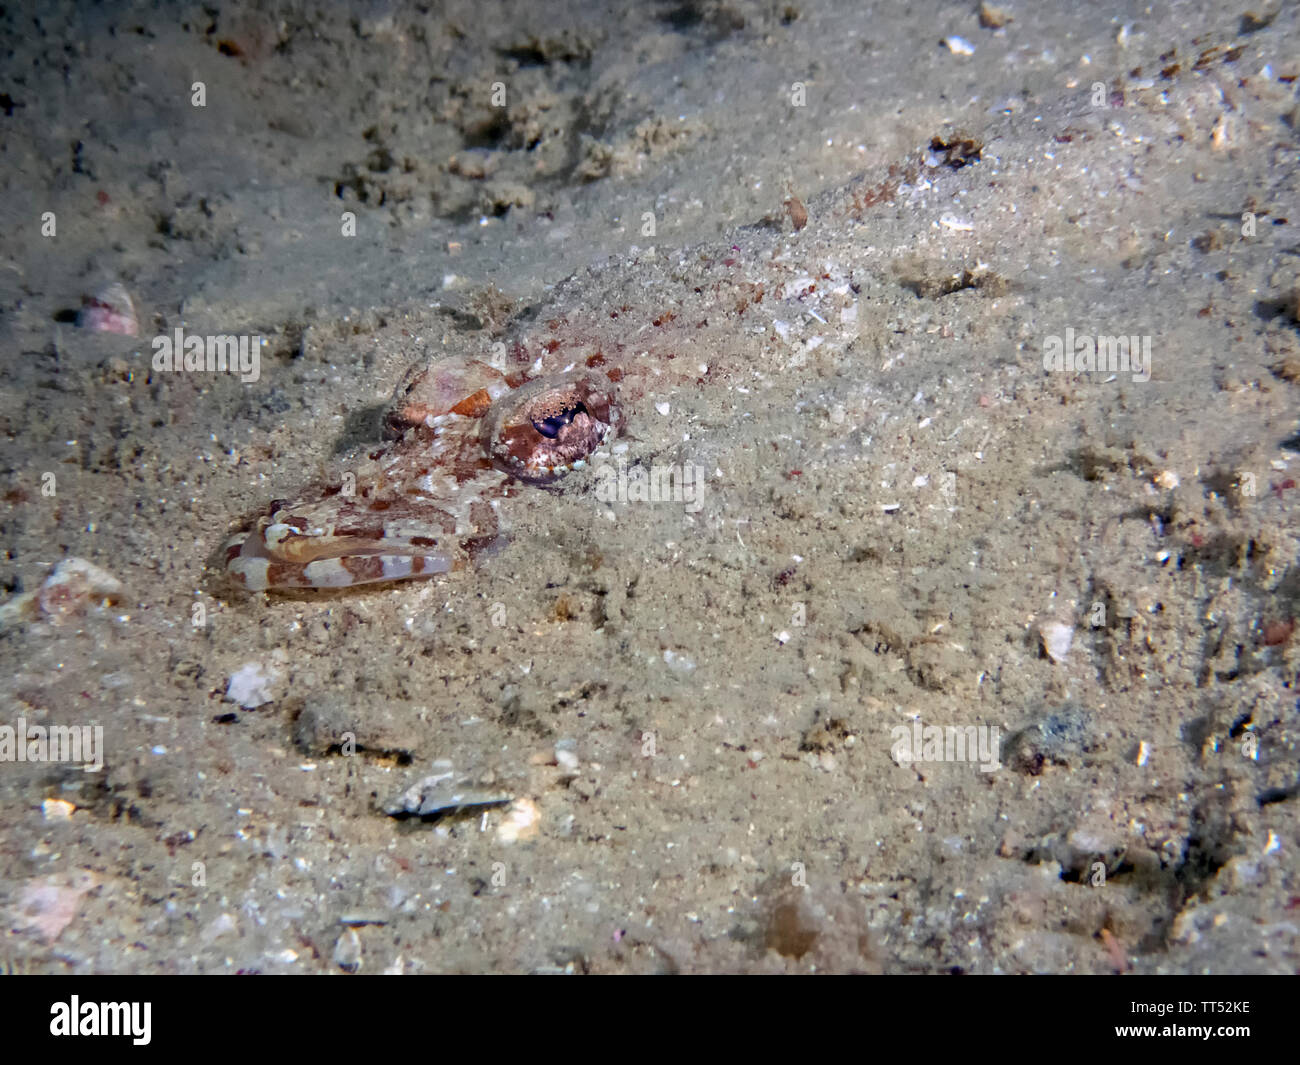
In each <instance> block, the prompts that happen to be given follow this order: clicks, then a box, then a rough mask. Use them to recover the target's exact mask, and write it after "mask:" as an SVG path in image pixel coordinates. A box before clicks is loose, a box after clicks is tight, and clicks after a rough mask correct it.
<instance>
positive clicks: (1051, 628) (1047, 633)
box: [1038, 621, 1074, 662]
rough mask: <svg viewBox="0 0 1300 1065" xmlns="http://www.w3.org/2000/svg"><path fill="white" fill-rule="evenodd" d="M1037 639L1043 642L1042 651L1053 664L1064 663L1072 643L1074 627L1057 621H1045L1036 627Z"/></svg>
mask: <svg viewBox="0 0 1300 1065" xmlns="http://www.w3.org/2000/svg"><path fill="white" fill-rule="evenodd" d="M1038 637H1039V639H1040V640H1042V642H1043V650H1044V651H1045V652H1047V657H1048V658H1050V659H1051V660H1052V661H1053V662H1064V661H1065V656H1066V655H1068V654H1069V653H1070V644H1072V643H1073V642H1074V626H1073V625H1065V624H1062V623H1061V622H1059V621H1045V622H1043V624H1041V625H1039V626H1038Z"/></svg>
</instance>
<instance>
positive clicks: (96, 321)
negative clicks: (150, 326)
mask: <svg viewBox="0 0 1300 1065" xmlns="http://www.w3.org/2000/svg"><path fill="white" fill-rule="evenodd" d="M77 325H79V326H80V327H81V328H82V329H92V330H94V331H95V332H98V333H120V334H121V335H122V336H128V337H134V336H139V335H140V323H139V322H138V321H137V320H136V317H135V304H134V303H132V302H131V296H130V293H128V292H127V291H126V286H125V285H123V284H122V283H121V282H120V281H113V282H111V283H109V284H107V285H101V286H100V287H99V288H97V289H96V290H95V291H94V292H93V293H90V294H88V295H85V296H82V297H81V311H80V313H78V315H77Z"/></svg>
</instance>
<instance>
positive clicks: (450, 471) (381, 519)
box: [225, 358, 621, 591]
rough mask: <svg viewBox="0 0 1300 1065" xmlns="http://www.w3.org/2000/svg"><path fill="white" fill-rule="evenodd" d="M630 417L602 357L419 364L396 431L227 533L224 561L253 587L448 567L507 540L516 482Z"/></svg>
mask: <svg viewBox="0 0 1300 1065" xmlns="http://www.w3.org/2000/svg"><path fill="white" fill-rule="evenodd" d="M614 376H615V377H617V376H618V375H617V374H615V375H614ZM620 420H621V412H620V409H619V406H618V403H617V400H616V398H615V386H614V383H613V382H612V381H611V380H610V379H609V378H608V377H606V376H604V375H602V374H598V373H595V372H593V371H590V370H586V369H584V370H577V371H575V370H572V369H569V370H567V371H566V372H561V373H558V374H541V375H540V376H536V377H531V378H529V377H527V376H526V375H525V374H524V373H518V372H517V373H513V374H511V373H503V372H501V371H500V370H497V369H495V368H494V367H492V366H490V365H488V364H487V363H485V362H480V361H478V360H475V359H468V358H452V359H448V360H444V361H441V362H436V363H434V364H432V365H431V366H428V367H426V368H423V369H419V368H414V369H413V370H412V371H410V372H408V374H407V376H406V378H405V379H404V381H403V382H402V384H401V385H399V387H398V390H397V395H396V396H395V397H394V401H393V403H392V405H391V406H390V407H389V409H388V410H387V412H386V413H385V416H384V435H385V436H386V437H388V439H389V443H388V444H387V445H385V446H384V447H382V448H381V449H379V450H378V451H376V452H373V453H371V455H370V456H369V457H368V459H367V462H366V464H365V465H364V466H363V467H362V468H361V469H360V470H359V471H357V472H356V473H355V474H352V475H350V476H348V477H347V478H345V479H344V481H343V482H342V483H340V484H338V485H331V486H329V487H326V488H322V489H319V490H318V491H316V492H315V493H313V494H311V495H309V496H308V497H306V498H304V499H302V500H300V501H295V502H292V503H289V502H284V501H276V502H274V503H272V504H271V506H270V508H269V509H268V513H267V514H266V515H265V516H263V517H262V518H261V519H259V520H258V522H257V524H256V525H255V526H254V528H253V529H252V530H250V531H249V532H247V533H241V534H240V535H239V536H237V537H235V538H234V539H232V540H231V541H229V542H228V543H227V545H226V551H225V557H226V571H227V573H228V574H229V576H230V578H231V580H232V581H233V582H234V583H235V584H236V585H239V586H241V587H243V588H245V589H247V590H249V591H276V590H281V589H301V588H348V587H352V586H355V585H361V584H375V583H380V582H386V581H398V580H407V579H412V578H417V577H430V576H434V575H435V574H439V573H446V572H448V571H450V570H451V569H453V568H454V567H456V566H458V565H461V564H463V563H464V562H466V561H472V559H473V557H474V555H475V554H476V553H477V552H478V551H480V550H482V549H483V548H485V547H488V546H490V545H491V544H492V543H493V542H494V541H495V540H496V539H497V537H498V534H499V523H498V520H497V512H496V507H497V505H498V502H499V500H500V499H501V498H503V497H504V496H506V495H508V494H509V493H510V491H511V490H512V487H513V486H514V485H515V484H517V483H532V484H547V483H551V482H554V481H556V480H558V479H559V478H560V477H563V476H564V475H565V474H566V473H568V472H570V471H571V470H574V469H577V468H580V467H581V466H583V465H584V464H585V463H586V460H587V458H588V457H589V456H590V455H591V454H592V452H593V451H595V450H596V449H597V448H598V447H600V446H601V445H603V444H605V443H606V441H608V440H610V439H611V438H612V436H613V435H614V434H615V433H616V431H617V428H618V425H619V423H620Z"/></svg>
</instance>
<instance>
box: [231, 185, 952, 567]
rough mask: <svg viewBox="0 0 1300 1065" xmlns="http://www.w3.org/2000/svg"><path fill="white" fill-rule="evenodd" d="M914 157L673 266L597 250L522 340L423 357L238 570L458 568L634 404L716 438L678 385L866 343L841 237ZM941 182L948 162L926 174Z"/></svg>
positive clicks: (737, 405) (764, 381) (687, 430)
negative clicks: (509, 510) (374, 429)
mask: <svg viewBox="0 0 1300 1065" xmlns="http://www.w3.org/2000/svg"><path fill="white" fill-rule="evenodd" d="M934 165H935V166H936V167H937V166H939V165H940V164H938V163H936V164H934ZM919 169H922V164H921V163H920V162H915V161H914V162H913V163H912V164H911V166H910V167H909V168H908V170H907V174H906V176H911V175H912V174H913V172H914V171H917V170H919ZM931 173H932V174H933V170H932V171H931ZM900 175H901V172H900V173H895V170H894V168H891V171H890V174H889V176H887V177H886V178H885V180H884V181H883V182H882V183H880V184H879V185H869V184H867V183H866V182H864V181H859V182H855V183H852V184H851V185H850V186H847V187H846V189H845V190H843V192H842V194H839V199H838V203H837V204H836V205H835V206H834V208H833V209H832V210H830V211H828V212H827V214H826V216H825V217H824V218H817V217H815V216H809V220H807V225H806V226H805V227H800V228H801V231H800V232H798V233H797V234H796V233H795V232H791V231H787V232H771V231H770V230H764V231H761V232H759V231H754V232H749V233H747V234H745V235H740V234H737V236H736V238H735V239H737V240H739V241H743V242H744V244H743V247H742V245H741V244H730V245H725V246H721V247H698V248H694V249H690V250H689V252H683V253H681V255H680V256H679V257H678V258H677V259H676V260H675V261H674V262H673V263H672V264H671V268H670V274H669V276H667V277H663V276H660V277H658V278H652V279H651V280H650V281H648V282H647V281H646V280H645V278H644V274H645V270H644V268H643V267H642V266H641V264H640V263H639V261H638V260H637V259H636V258H635V257H633V258H632V259H630V260H627V261H623V262H607V263H604V264H599V265H593V266H590V267H588V268H587V269H586V270H585V271H583V272H581V273H579V274H575V275H573V276H572V277H570V278H568V279H566V280H565V281H564V282H561V283H560V284H559V285H558V286H556V288H555V289H554V290H553V291H552V293H551V298H550V300H549V301H548V303H547V304H546V305H545V307H544V308H542V309H541V310H539V311H538V312H536V313H533V314H529V315H526V316H521V318H520V319H519V322H518V324H517V325H516V328H515V329H514V330H513V331H512V332H511V333H510V334H509V335H508V336H507V339H506V340H505V342H504V343H500V344H494V343H493V342H492V341H491V340H490V339H488V338H480V339H479V340H478V341H473V340H471V341H469V343H470V344H471V345H474V344H478V345H480V346H479V348H478V349H477V350H478V352H479V357H475V354H473V351H474V349H473V348H471V349H470V351H467V352H466V353H464V354H459V355H454V356H450V357H447V358H443V359H439V360H436V361H434V362H432V363H430V364H427V365H426V364H422V365H421V366H419V367H417V368H414V369H412V370H411V371H408V373H407V375H406V377H405V379H404V380H403V381H402V383H401V384H399V386H398V388H397V391H396V395H395V397H394V400H393V402H392V404H391V405H390V407H389V408H388V410H387V413H386V414H385V417H384V435H385V436H386V437H387V438H388V442H387V443H386V444H385V445H384V446H383V447H381V448H380V449H378V450H376V451H374V452H372V453H371V454H370V455H369V456H368V458H367V459H366V460H365V461H364V462H363V463H362V464H361V465H360V466H359V467H358V468H357V469H355V470H354V471H352V473H351V474H350V475H348V476H345V477H343V478H342V480H341V481H340V482H336V483H334V484H331V485H328V486H323V487H317V488H315V489H312V490H310V491H308V492H307V493H306V494H304V495H303V496H300V497H298V498H297V499H295V500H294V501H292V502H284V501H277V502H275V503H272V504H271V506H270V508H269V509H268V511H267V512H266V513H265V514H264V515H263V516H262V517H261V518H260V519H259V520H258V521H257V522H256V524H255V525H254V527H253V528H252V529H251V530H250V531H247V532H244V533H241V534H240V535H239V536H237V537H235V538H234V539H232V540H230V541H229V542H228V543H227V545H226V549H225V565H226V571H227V573H228V575H229V577H230V578H231V580H232V582H233V583H234V584H236V585H238V586H241V587H243V588H245V589H247V590H249V591H288V590H293V589H313V588H347V587H353V586H356V585H364V584H376V583H380V582H385V581H398V580H407V579H413V578H422V577H429V576H433V575H435V574H439V573H446V572H449V571H450V570H453V569H457V568H460V567H462V566H464V565H469V564H473V563H474V562H475V560H476V558H482V557H483V556H484V555H485V554H486V553H488V552H489V551H490V550H491V549H492V548H493V546H494V545H496V544H497V543H499V538H500V535H501V529H502V526H501V523H500V522H499V520H498V517H499V515H498V508H499V507H500V506H501V504H502V501H503V500H507V499H509V497H511V496H513V495H515V494H517V493H518V492H520V491H523V490H527V489H526V487H525V486H527V485H546V484H549V483H554V482H555V481H557V480H559V479H560V478H562V477H564V476H565V474H567V473H569V472H570V471H572V470H575V469H578V468H580V467H583V466H589V465H597V464H598V463H599V460H600V459H601V456H602V454H603V453H602V452H601V449H602V448H606V449H608V445H609V444H611V443H612V441H613V439H614V437H616V436H618V435H619V434H620V433H622V432H624V430H625V427H626V426H625V422H632V423H633V425H632V428H633V429H634V430H635V432H636V434H637V440H638V446H639V447H641V448H642V449H643V450H645V449H647V448H648V449H650V450H651V451H653V450H654V441H655V438H656V434H659V435H660V439H659V440H658V453H660V454H663V453H665V452H666V451H668V449H670V448H672V447H673V446H674V445H673V443H672V441H674V440H675V441H676V442H677V443H678V444H680V442H681V441H683V440H686V439H689V440H692V441H695V444H693V446H697V445H698V446H702V442H703V440H704V439H705V438H706V437H708V436H709V435H710V434H711V433H712V432H714V431H716V430H715V428H714V427H715V426H716V425H718V424H720V423H719V422H718V421H717V417H720V415H715V417H714V418H713V419H711V421H712V425H710V424H708V423H707V422H706V423H701V422H698V421H695V422H692V421H690V420H689V419H690V417H691V415H690V414H689V413H688V412H687V409H688V408H689V407H690V406H691V404H690V403H680V404H673V403H670V402H669V400H671V399H673V397H675V396H679V397H684V396H689V397H690V398H691V400H692V401H695V402H696V406H697V407H698V405H699V402H701V401H705V402H707V403H708V404H712V405H713V406H715V407H716V408H717V409H718V410H725V411H728V412H730V417H733V418H734V417H743V410H744V409H746V408H748V407H750V406H752V405H753V404H754V403H755V402H756V401H758V400H756V398H755V390H764V391H765V390H766V389H767V388H768V387H770V383H771V381H772V380H773V379H774V378H781V377H784V376H785V375H787V374H788V373H789V372H790V370H791V369H796V368H798V367H801V366H803V364H804V362H805V361H806V360H807V358H808V354H807V353H808V352H809V351H812V350H813V349H814V346H815V345H821V346H820V347H817V348H816V351H817V354H816V356H815V357H816V358H819V359H825V358H835V357H838V356H833V354H832V353H834V352H844V351H845V350H846V349H847V347H848V345H850V344H851V343H853V340H854V337H855V336H856V335H857V330H858V326H857V324H856V322H857V315H856V309H857V290H858V285H857V283H855V282H854V280H853V278H852V276H851V271H850V268H849V267H847V266H845V265H841V264H838V263H837V262H833V261H831V259H832V256H830V255H829V254H828V249H829V248H832V247H835V246H837V245H836V244H835V242H836V241H838V242H840V243H841V244H842V243H843V239H844V238H843V236H842V234H843V232H845V231H846V230H847V231H852V228H853V227H854V226H855V225H856V224H857V220H858V219H859V218H860V216H861V213H862V211H863V210H865V209H867V208H868V207H869V206H871V205H873V204H875V203H877V202H885V201H888V200H889V198H890V197H891V196H892V195H894V193H895V192H896V190H897V188H898V185H899V183H900V181H902V180H903V177H902V176H900ZM938 185H939V181H938V180H937V175H935V176H934V177H932V179H930V180H929V183H928V184H927V186H926V187H927V188H929V189H931V190H935V189H936V188H937V186H938ZM932 194H935V195H937V194H938V193H937V192H933V193H932ZM801 220H802V219H801ZM660 273H661V274H662V273H663V269H662V268H661V269H660ZM632 301H635V302H636V306H635V307H634V306H631V305H630V304H631V302H632ZM804 320H806V321H807V322H809V323H811V325H810V328H815V329H818V330H820V331H821V332H822V333H824V334H825V335H824V336H819V337H815V338H812V339H810V340H808V341H807V343H806V344H805V343H804V342H803V341H798V342H797V343H796V338H797V337H798V336H800V335H801V328H802V327H800V326H797V325H791V324H790V323H792V322H795V323H797V322H801V321H804ZM840 323H844V324H840ZM844 357H847V356H844ZM802 372H805V373H806V371H802ZM822 372H823V373H825V372H828V371H827V370H826V369H825V368H823V371H822ZM652 411H655V412H657V414H651V412H652ZM738 411H740V412H742V413H739V414H738V413H737V412H738ZM670 414H671V417H670Z"/></svg>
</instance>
